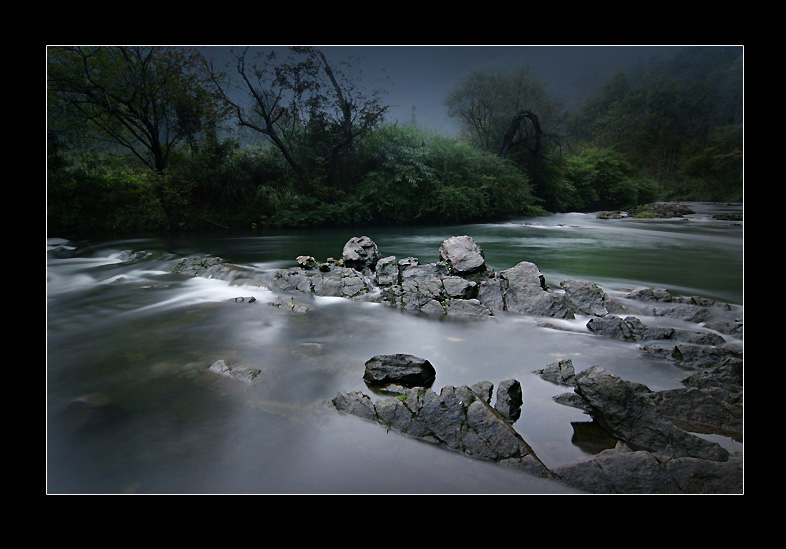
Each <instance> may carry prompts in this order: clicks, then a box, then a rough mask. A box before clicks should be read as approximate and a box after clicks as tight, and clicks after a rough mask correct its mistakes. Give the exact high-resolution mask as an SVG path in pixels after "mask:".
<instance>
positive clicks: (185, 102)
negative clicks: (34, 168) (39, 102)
mask: <svg viewBox="0 0 786 549" xmlns="http://www.w3.org/2000/svg"><path fill="white" fill-rule="evenodd" d="M48 55H49V67H48V84H49V89H48V91H49V94H50V95H49V98H50V117H49V122H50V129H59V128H63V127H67V126H69V125H73V124H75V125H78V126H80V127H82V128H83V129H84V130H86V131H91V132H94V133H95V134H97V135H98V136H100V137H102V138H105V139H108V140H109V141H110V142H112V143H115V144H116V145H120V146H121V147H123V148H125V149H127V150H128V151H130V152H131V153H132V154H133V155H134V156H135V157H136V158H138V159H139V160H140V161H141V162H142V163H143V164H144V165H145V166H147V167H148V168H151V169H153V170H155V171H156V172H159V173H162V172H164V171H165V170H166V168H167V164H168V162H169V160H170V158H171V154H172V152H173V151H174V149H175V148H176V147H177V146H178V145H179V144H181V143H183V142H187V141H193V139H194V137H195V136H196V135H197V134H198V133H200V132H201V131H203V130H208V129H211V128H213V127H215V125H216V124H217V123H218V122H219V121H220V120H221V119H222V118H223V116H224V114H225V112H224V110H223V107H222V104H221V103H220V102H219V101H218V99H219V98H218V96H216V95H215V94H214V93H213V92H211V91H210V89H209V88H208V87H207V83H208V81H207V79H206V78H205V76H204V75H203V74H201V73H200V72H199V70H200V69H201V68H203V67H204V61H203V60H202V58H201V55H200V54H199V53H197V52H195V51H190V50H187V49H179V48H168V47H140V46H133V47H114V46H112V47H52V48H49V50H48Z"/></svg>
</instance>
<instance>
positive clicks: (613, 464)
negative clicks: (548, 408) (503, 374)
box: [324, 355, 743, 494]
mask: <svg viewBox="0 0 786 549" xmlns="http://www.w3.org/2000/svg"><path fill="white" fill-rule="evenodd" d="M535 373H536V374H537V375H539V376H541V377H543V378H544V379H546V380H549V381H551V382H553V383H556V384H559V385H568V386H572V387H573V388H574V392H573V393H563V394H561V395H558V396H556V397H555V401H557V402H559V403H561V404H565V405H568V406H576V407H579V408H581V409H583V410H584V411H585V412H586V413H587V414H589V415H590V416H591V417H592V418H593V420H594V423H595V424H597V425H598V426H599V427H600V428H601V429H603V430H604V431H605V432H606V433H607V434H608V437H609V439H610V440H613V441H616V444H615V445H614V446H613V447H612V448H609V449H606V450H603V451H601V452H600V453H598V454H596V455H595V456H593V457H592V458H591V459H588V460H586V461H582V462H578V463H572V464H569V465H565V466H561V467H557V468H554V469H550V468H548V467H547V466H546V465H545V464H544V463H543V462H542V461H541V460H540V459H539V458H538V456H537V455H536V453H535V452H534V451H533V449H532V447H531V446H530V445H529V444H528V443H527V442H526V441H525V440H524V439H523V438H522V436H521V435H520V434H519V433H518V432H517V431H516V430H515V429H514V427H513V425H512V424H513V423H514V422H515V421H516V420H517V419H518V418H519V417H520V415H521V406H522V404H523V401H522V392H521V384H520V383H519V381H518V380H515V379H508V380H504V381H502V382H500V383H499V384H498V387H497V388H496V400H495V402H494V404H493V405H492V396H493V395H494V385H493V383H491V382H489V381H481V382H478V383H475V384H474V385H471V386H467V385H462V386H460V387H452V386H447V387H443V388H442V389H441V390H440V391H439V393H436V392H435V391H432V390H431V389H430V388H429V387H428V384H429V382H430V381H431V380H433V378H434V374H435V370H434V367H433V366H432V365H431V363H430V362H429V361H428V360H425V359H422V358H418V357H413V356H410V355H380V356H375V357H373V358H372V359H370V360H369V361H367V362H366V373H365V375H364V379H365V380H366V383H367V385H368V386H369V389H370V390H371V391H372V392H373V393H376V394H378V395H383V397H382V398H378V399H377V400H376V401H375V400H374V399H372V397H371V396H369V395H367V394H365V393H363V392H359V391H358V392H352V393H347V392H339V393H338V394H337V395H336V396H335V397H334V398H333V399H331V400H328V401H325V403H324V404H325V405H326V406H327V407H329V408H331V409H335V410H338V411H339V412H342V413H346V414H350V415H353V416H357V417H360V418H362V419H364V420H367V421H372V422H375V423H379V424H380V425H382V426H384V427H385V428H386V429H388V430H393V431H396V432H399V433H401V434H404V435H407V436H411V437H415V438H418V439H421V440H424V441H428V442H431V443H434V444H438V445H441V446H443V447H446V448H448V449H450V450H454V451H458V452H463V453H465V454H467V455H468V456H471V457H474V458H478V459H484V460H490V461H494V462H497V463H499V464H501V465H505V466H508V467H512V468H515V469H518V470H521V471H524V472H526V473H528V474H532V475H535V476H538V477H541V478H549V479H553V480H556V481H560V482H563V483H565V484H567V485H569V486H571V487H573V488H576V489H577V490H580V491H585V492H589V493H602V494H681V493H691V494H693V493H701V494H734V493H742V481H743V478H742V477H743V475H742V457H741V456H739V455H731V454H730V453H729V452H728V451H727V450H725V449H724V448H723V447H721V446H720V445H719V444H717V443H715V442H712V441H709V440H707V439H704V438H701V437H700V436H697V435H696V434H693V433H694V432H704V433H720V432H722V433H725V434H730V435H733V436H739V437H740V439H741V437H742V364H741V362H740V361H735V360H728V361H726V362H724V363H723V364H721V365H719V366H717V367H716V368H714V369H712V370H706V371H702V372H700V373H698V374H696V375H694V376H691V377H689V378H687V379H686V380H684V381H683V383H685V384H686V388H685V389H674V390H668V391H658V392H653V391H650V390H649V389H648V388H647V387H646V386H644V385H641V384H638V383H633V382H628V381H625V380H623V379H621V378H620V377H618V376H616V375H614V374H612V373H610V372H608V371H606V370H605V369H603V368H601V367H599V366H593V367H591V368H589V369H587V370H584V371H582V372H579V373H578V374H576V373H575V372H574V370H573V364H572V362H571V361H570V360H567V361H560V362H555V363H553V364H550V365H548V366H547V367H545V368H544V369H542V370H538V371H536V372H535ZM423 385H426V386H423ZM687 429H690V431H688V430H687Z"/></svg>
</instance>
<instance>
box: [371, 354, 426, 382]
mask: <svg viewBox="0 0 786 549" xmlns="http://www.w3.org/2000/svg"><path fill="white" fill-rule="evenodd" d="M436 375H437V372H436V370H435V369H434V366H432V365H431V363H430V362H429V361H428V360H426V359H423V358H418V357H416V356H412V355H408V354H395V355H377V356H375V357H372V358H370V359H369V360H367V361H366V371H365V373H364V374H363V380H364V381H366V383H368V384H370V385H378V386H382V385H389V384H396V385H401V386H403V387H428V386H429V385H430V384H431V383H432V382H433V381H434V378H435V377H436Z"/></svg>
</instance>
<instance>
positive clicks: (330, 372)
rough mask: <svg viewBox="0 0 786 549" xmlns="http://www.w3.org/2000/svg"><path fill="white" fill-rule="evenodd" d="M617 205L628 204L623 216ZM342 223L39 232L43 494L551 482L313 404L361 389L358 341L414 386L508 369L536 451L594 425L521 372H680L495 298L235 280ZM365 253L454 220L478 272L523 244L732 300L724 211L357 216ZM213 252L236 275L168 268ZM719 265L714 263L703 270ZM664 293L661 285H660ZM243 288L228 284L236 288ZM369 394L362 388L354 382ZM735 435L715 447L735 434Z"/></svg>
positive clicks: (405, 245)
mask: <svg viewBox="0 0 786 549" xmlns="http://www.w3.org/2000/svg"><path fill="white" fill-rule="evenodd" d="M625 221H631V220H625ZM357 234H360V233H359V230H357V229H356V230H351V229H335V230H322V231H291V232H288V233H287V234H274V233H271V234H242V235H238V234H232V235H228V234H223V233H214V234H211V235H207V236H200V237H196V236H192V235H187V236H186V237H184V238H177V239H175V238H167V239H163V238H138V239H128V240H123V241H120V240H114V241H104V242H84V243H73V242H64V241H57V240H52V241H50V242H49V247H48V256H47V257H48V267H47V295H48V299H47V323H48V326H47V328H48V330H47V361H48V364H47V396H48V434H47V443H48V447H47V455H48V471H47V473H48V475H47V479H48V490H49V492H50V493H85V492H98V493H123V492H139V493H214V492H218V493H456V492H457V493H509V492H510V493H560V492H568V491H569V490H566V489H565V488H564V487H562V486H560V485H557V484H555V483H551V482H545V481H543V480H539V479H535V478H532V477H529V476H527V475H524V474H522V473H519V472H515V471H510V470H507V469H505V468H503V467H500V466H496V465H494V464H490V463H484V462H480V461H477V460H473V459H469V458H467V457H465V456H463V455H459V454H456V453H453V452H449V451H445V450H443V449H440V448H437V447H434V446H432V445H429V444H426V443H423V442H419V441H416V440H413V439H409V438H406V437H403V436H401V435H398V434H396V433H392V432H391V433H388V432H386V431H385V430H384V429H380V428H379V426H377V425H373V424H369V423H366V422H363V421H362V420H359V419H357V418H353V417H349V416H342V415H338V414H335V413H332V414H331V413H326V412H325V410H323V409H322V408H321V407H320V403H321V402H322V401H323V400H325V399H329V398H332V397H333V396H334V395H335V394H336V393H337V392H338V391H363V392H365V393H366V394H369V393H370V392H369V391H368V389H367V387H366V386H365V384H364V383H363V381H362V375H363V365H364V363H365V361H366V360H367V359H368V358H370V357H371V356H374V355H377V354H388V353H410V354H413V355H416V356H422V357H424V358H427V359H428V360H429V361H430V362H431V363H432V364H434V366H435V368H436V369H437V378H436V380H435V382H434V388H435V389H436V390H439V388H441V387H443V386H446V385H463V384H467V385H471V384H473V383H476V382H478V381H483V380H488V381H491V382H493V383H494V384H495V385H496V384H497V383H499V382H500V381H502V380H505V379H509V378H516V379H518V380H519V381H521V383H522V390H523V397H524V406H523V407H522V416H521V418H520V419H519V420H518V421H517V422H516V423H515V424H514V427H515V428H516V429H517V431H519V433H521V435H522V436H523V437H524V439H525V440H526V441H527V442H528V443H529V444H530V445H531V446H532V447H533V448H534V450H535V452H536V453H537V454H538V456H539V457H540V458H541V459H542V460H543V461H544V462H545V463H546V464H547V465H549V466H552V467H553V466H557V465H561V464H564V463H570V462H573V461H578V460H582V459H585V458H586V457H587V456H588V455H590V454H591V453H593V452H595V451H598V449H599V448H602V447H604V445H607V444H608V443H609V441H608V440H605V439H603V438H602V437H601V438H598V436H597V433H596V432H595V431H594V430H593V428H592V424H591V423H588V422H589V421H590V418H589V417H588V416H587V415H585V414H584V413H582V412H581V411H579V410H577V409H574V408H570V407H567V406H562V405H559V404H556V403H555V402H554V401H553V400H552V397H553V396H555V395H557V394H559V393H562V392H565V388H562V387H558V386H556V385H554V384H551V383H548V382H546V381H543V380H542V379H540V378H539V377H537V376H535V375H534V374H533V373H532V372H533V371H534V370H536V369H541V368H543V367H544V366H546V365H547V364H549V363H550V362H554V361H556V360H560V359H572V360H573V363H574V365H575V367H576V368H577V370H582V369H585V368H588V367H590V366H592V365H594V364H600V365H603V366H604V367H606V368H607V369H609V370H611V371H612V372H615V373H617V374H619V375H621V376H622V377H623V378H625V379H629V380H633V381H639V382H641V383H645V384H647V385H648V386H649V387H650V388H651V389H653V390H659V389H665V388H671V387H677V386H680V384H679V380H680V379H682V378H683V377H685V371H683V370H680V369H678V368H676V367H674V366H672V365H670V364H665V363H659V362H652V361H649V360H645V359H643V358H642V357H641V356H640V354H639V352H638V350H637V349H636V347H635V346H631V345H630V344H626V343H623V342H616V341H610V340H606V339H602V338H599V337H596V336H593V335H591V334H589V333H587V331H586V330H583V329H582V328H583V326H584V324H585V323H586V319H577V320H575V321H565V322H566V325H565V326H563V328H570V329H571V330H572V331H566V330H565V329H553V328H545V327H543V326H542V325H541V324H540V323H539V322H538V320H540V319H535V318H530V317H523V316H506V315H499V316H498V317H496V318H495V319H493V320H491V321H489V322H480V323H465V322H447V321H439V320H434V319H429V318H423V317H419V316H414V315H411V314H406V313H402V312H400V311H397V310H393V309H391V308H389V307H386V306H383V305H378V304H371V303H358V302H351V301H346V300H340V299H320V298H317V299H312V298H309V297H308V296H297V298H298V299H300V300H303V302H304V303H305V304H306V305H307V306H308V307H309V311H308V312H307V313H296V312H292V311H288V310H285V309H281V308H276V307H270V306H268V305H267V303H268V302H270V301H272V300H273V299H274V298H275V297H276V295H275V294H274V293H273V292H271V291H270V290H269V289H268V288H266V287H265V286H264V285H262V284H261V283H260V282H259V281H258V279H256V278H255V276H254V273H255V272H259V273H263V272H265V271H269V270H271V269H274V268H279V267H284V266H291V265H294V258H295V257H296V256H297V255H302V254H309V255H313V256H315V257H317V258H318V259H325V258H327V257H331V256H332V257H339V256H340V254H341V249H342V247H343V243H344V242H346V240H348V239H349V238H350V237H351V236H356V235H357ZM363 234H368V235H369V236H371V237H372V238H373V239H374V240H375V241H376V242H377V244H378V245H379V247H380V250H381V252H382V253H383V255H397V256H399V257H406V256H415V257H419V258H420V259H421V262H431V261H436V260H437V259H438V257H437V256H438V251H437V250H438V248H439V245H440V244H441V242H442V241H443V240H444V239H445V238H447V237H449V236H453V235H455V234H470V235H471V236H473V237H474V238H475V239H476V240H477V241H478V242H479V243H480V245H481V246H482V247H483V249H484V252H485V255H486V260H487V263H488V264H489V265H490V266H491V267H492V268H494V269H496V270H502V269H505V268H508V267H510V266H512V265H515V264H516V263H517V262H519V261H522V260H528V261H533V262H535V263H536V264H537V265H538V266H539V267H540V268H541V270H542V271H543V273H544V275H545V277H546V281H547V283H549V284H550V285H552V286H556V285H558V284H559V282H560V281H561V280H563V279H564V278H569V277H570V278H577V279H587V280H593V281H595V282H598V283H600V284H601V285H602V286H604V288H605V289H607V290H608V291H613V290H616V289H624V288H627V287H635V286H638V285H661V286H664V287H668V288H669V289H671V290H674V288H679V289H684V290H685V291H686V292H693V293H695V294H697V295H706V296H707V297H715V298H717V299H723V300H726V301H729V302H731V303H735V304H738V305H741V304H742V259H741V258H742V250H741V248H742V229H741V227H737V226H734V225H732V224H730V223H728V222H726V223H725V224H723V223H720V222H717V223H716V222H713V221H711V220H707V219H705V218H702V217H699V216H697V219H695V220H694V219H691V220H688V221H682V222H676V221H675V222H670V223H668V222H661V223H658V222H655V223H635V222H628V223H625V222H623V221H616V222H612V223H609V222H600V221H598V220H595V219H594V218H593V217H592V216H589V215H584V214H564V215H561V216H548V217H545V218H538V219H528V220H521V221H520V222H517V223H504V224H490V225H469V226H461V227H421V228H384V229H373V230H372V229H367V230H363ZM191 255H196V256H206V255H218V256H221V257H223V258H224V259H226V260H227V261H229V262H232V263H237V264H240V265H243V266H244V267H245V268H246V269H247V270H248V273H249V276H247V277H246V278H243V279H239V280H235V281H232V282H228V281H222V280H211V279H203V278H187V277H182V276H179V275H173V274H171V269H172V267H173V266H174V265H175V264H176V262H177V261H179V260H180V259H182V258H183V257H186V256H191ZM721 267H722V268H721ZM675 293H678V292H675ZM241 296H242V297H246V298H248V297H254V298H256V300H255V301H253V302H252V301H249V300H248V299H245V300H243V301H235V300H234V298H236V297H241ZM219 359H224V360H227V361H229V362H231V363H233V364H236V365H239V366H246V367H252V368H256V369H259V370H260V375H259V376H258V377H257V378H256V379H255V380H254V382H253V383H242V382H239V381H237V380H234V379H230V378H222V377H220V376H218V375H216V374H213V373H212V372H209V371H208V368H209V367H210V365H211V364H212V363H213V362H214V361H216V360H219ZM372 398H378V397H377V396H372ZM740 446H741V444H739V445H738V447H736V448H734V450H735V451H739V450H741V448H740Z"/></svg>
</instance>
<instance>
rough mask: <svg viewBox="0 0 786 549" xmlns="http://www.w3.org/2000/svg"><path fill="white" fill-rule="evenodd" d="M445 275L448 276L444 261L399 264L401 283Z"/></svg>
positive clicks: (439, 277)
mask: <svg viewBox="0 0 786 549" xmlns="http://www.w3.org/2000/svg"><path fill="white" fill-rule="evenodd" d="M445 276H448V266H447V265H445V264H444V263H426V264H425V265H420V264H419V263H410V264H408V265H404V266H401V283H402V284H403V283H404V282H407V281H420V280H432V279H441V278H442V277H445Z"/></svg>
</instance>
